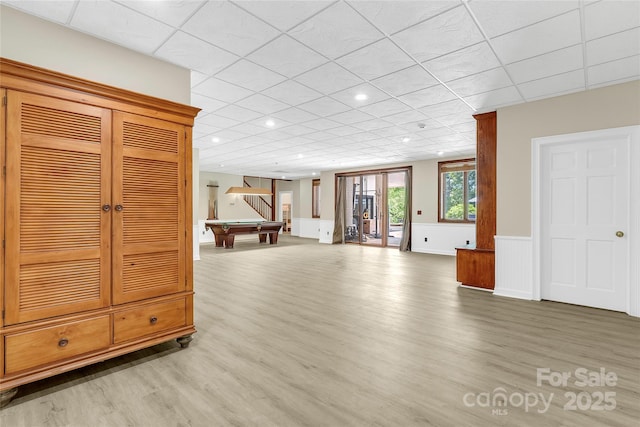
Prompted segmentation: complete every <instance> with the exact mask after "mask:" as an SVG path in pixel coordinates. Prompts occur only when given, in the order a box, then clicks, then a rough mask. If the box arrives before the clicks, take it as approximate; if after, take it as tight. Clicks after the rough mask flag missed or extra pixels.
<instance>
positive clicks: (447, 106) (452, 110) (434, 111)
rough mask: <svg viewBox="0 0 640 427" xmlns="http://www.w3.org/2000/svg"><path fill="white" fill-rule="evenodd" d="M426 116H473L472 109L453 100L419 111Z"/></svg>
mask: <svg viewBox="0 0 640 427" xmlns="http://www.w3.org/2000/svg"><path fill="white" fill-rule="evenodd" d="M420 111H422V112H423V113H425V114H426V115H427V116H429V117H432V118H438V117H442V116H447V115H449V114H456V113H466V114H469V115H471V114H473V109H472V108H471V107H469V106H468V105H467V104H465V103H464V102H462V101H460V100H457V99H454V100H452V101H447V102H443V103H441V104H435V105H429V106H427V107H423V108H421V109H420Z"/></svg>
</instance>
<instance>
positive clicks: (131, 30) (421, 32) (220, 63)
mask: <svg viewBox="0 0 640 427" xmlns="http://www.w3.org/2000/svg"><path fill="white" fill-rule="evenodd" d="M2 2H3V4H6V5H9V6H11V7H15V8H17V9H20V10H22V11H24V12H27V13H30V14H34V15H37V16H40V17H43V18H45V19H49V20H51V21H54V22H57V23H59V24H62V25H65V26H67V27H69V28H72V29H75V30H77V31H82V32H84V33H88V34H91V35H94V36H96V37H99V38H102V39H105V40H108V41H111V42H113V43H116V44H119V45H123V46H126V47H129V48H131V49H134V50H136V51H139V52H142V53H145V54H148V55H152V56H155V57H158V58H162V59H164V60H166V61H169V62H172V63H175V64H178V65H181V66H184V67H186V68H189V69H191V70H192V104H193V105H195V106H198V107H200V108H202V109H203V111H202V112H201V113H200V115H199V116H198V118H197V120H196V126H195V129H194V146H195V147H197V148H199V153H200V167H201V170H207V171H217V172H224V173H234V174H241V175H254V176H265V177H286V178H291V179H295V178H300V177H310V176H312V174H318V173H319V172H321V171H323V170H332V169H348V168H355V167H362V166H377V165H383V164H388V163H398V162H409V161H412V160H419V159H428V158H435V157H438V155H445V156H454V155H464V156H466V155H472V154H473V153H474V147H475V123H474V120H473V118H472V114H474V113H476V112H486V111H491V110H495V109H496V108H497V107H501V106H507V105H513V104H518V103H522V102H529V101H533V100H537V99H542V98H547V97H552V96H557V95H561V94H566V93H571V92H577V91H583V90H587V89H591V88H596V87H600V86H606V85H611V84H616V83H620V82H624V81H629V80H635V79H639V78H640V1H638V0H627V1H613V0H600V1H586V0H559V1H530V0H523V1H514V0H512V1H493V0H486V1H485V0H471V1H465V0H462V1H459V0H456V1H425V0H423V1H403V0H394V1H391V0H390V1H243V0H239V1H200V0H191V1H161V0H156V1H128V0H124V1H107V0H101V1H88V0H87V1H85V0H81V1H57V0H50V1H25V0H23V1H7V0H2ZM357 94H365V95H366V96H367V99H366V100H357V99H355V96H356V95H357ZM268 120H271V121H272V122H273V126H272V127H268V126H267V125H266V122H267V121H268Z"/></svg>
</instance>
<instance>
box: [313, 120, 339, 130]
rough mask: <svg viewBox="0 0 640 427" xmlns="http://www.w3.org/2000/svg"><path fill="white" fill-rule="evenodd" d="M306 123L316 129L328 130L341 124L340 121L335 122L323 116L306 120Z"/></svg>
mask: <svg viewBox="0 0 640 427" xmlns="http://www.w3.org/2000/svg"><path fill="white" fill-rule="evenodd" d="M304 125H305V126H307V127H310V128H312V129H315V130H326V129H331V128H337V127H338V126H340V123H338V122H334V121H333V120H329V119H325V118H322V119H316V120H311V121H310V122H305V123H304Z"/></svg>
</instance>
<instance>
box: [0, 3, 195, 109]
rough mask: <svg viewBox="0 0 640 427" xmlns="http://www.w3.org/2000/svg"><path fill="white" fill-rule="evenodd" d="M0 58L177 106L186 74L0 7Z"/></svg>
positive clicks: (183, 97)
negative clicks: (163, 100) (149, 96)
mask: <svg viewBox="0 0 640 427" xmlns="http://www.w3.org/2000/svg"><path fill="white" fill-rule="evenodd" d="M0 56H2V57H4V58H7V59H12V60H14V61H19V62H24V63H27V64H31V65H35V66H37V67H42V68H46V69H49V70H53V71H58V72H60V73H64V74H69V75H71V76H75V77H80V78H83V79H87V80H91V81H94V82H99V83H103V84H107V85H111V86H115V87H119V88H123V89H128V90H131V91H134V92H138V93H143V94H146V95H151V96H155V97H158V98H163V99H168V100H171V101H175V102H180V103H183V104H189V103H190V102H191V72H190V71H189V70H188V69H185V68H181V67H178V66H177V65H173V64H169V63H168V62H164V61H161V60H159V59H156V58H152V57H150V56H148V55H144V54H142V53H138V52H135V51H132V50H129V49H126V48H124V47H121V46H118V45H115V44H112V43H109V42H106V41H104V40H100V39H98V38H95V37H91V36H89V35H86V34H83V33H81V32H78V31H73V30H71V29H69V28H66V27H63V26H61V25H58V24H55V23H52V22H49V21H45V20H43V19H40V18H36V17H34V16H31V15H27V14H25V13H22V12H19V11H17V10H15V9H12V8H10V7H6V6H1V5H0Z"/></svg>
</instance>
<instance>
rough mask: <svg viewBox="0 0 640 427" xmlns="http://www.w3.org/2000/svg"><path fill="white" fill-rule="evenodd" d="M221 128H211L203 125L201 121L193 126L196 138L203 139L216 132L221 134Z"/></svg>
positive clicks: (197, 121)
mask: <svg viewBox="0 0 640 427" xmlns="http://www.w3.org/2000/svg"><path fill="white" fill-rule="evenodd" d="M219 131H220V128H217V127H215V126H211V125H208V124H205V123H201V122H200V120H199V119H198V120H196V121H195V123H194V125H193V135H194V138H201V137H203V136H205V135H210V134H212V133H215V132H219Z"/></svg>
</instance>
